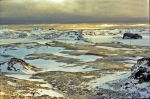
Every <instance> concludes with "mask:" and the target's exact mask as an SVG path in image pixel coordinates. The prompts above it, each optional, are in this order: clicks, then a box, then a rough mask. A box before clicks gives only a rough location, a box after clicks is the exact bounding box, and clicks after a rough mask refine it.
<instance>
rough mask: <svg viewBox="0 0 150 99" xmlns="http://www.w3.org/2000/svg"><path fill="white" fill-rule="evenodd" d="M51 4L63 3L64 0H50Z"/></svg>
mask: <svg viewBox="0 0 150 99" xmlns="http://www.w3.org/2000/svg"><path fill="white" fill-rule="evenodd" d="M50 1H51V2H54V3H62V2H64V0H50Z"/></svg>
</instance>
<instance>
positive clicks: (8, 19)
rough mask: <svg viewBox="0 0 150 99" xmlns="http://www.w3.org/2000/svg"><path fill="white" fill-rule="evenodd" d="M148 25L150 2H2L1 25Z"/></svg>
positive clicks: (120, 0) (93, 0)
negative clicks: (117, 23) (116, 23)
mask: <svg viewBox="0 0 150 99" xmlns="http://www.w3.org/2000/svg"><path fill="white" fill-rule="evenodd" d="M105 22H112V23H113V22H114V23H115V22H120V23H148V22H149V0H0V24H46V23H47V24H54V23H105Z"/></svg>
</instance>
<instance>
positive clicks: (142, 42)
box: [85, 35, 150, 46]
mask: <svg viewBox="0 0 150 99" xmlns="http://www.w3.org/2000/svg"><path fill="white" fill-rule="evenodd" d="M121 36H122V37H123V35H121ZM85 38H88V39H89V41H91V42H94V43H106V42H108V43H111V42H112V41H119V42H122V43H123V44H128V45H138V46H150V37H149V36H143V38H142V39H117V38H113V36H110V35H108V36H85Z"/></svg>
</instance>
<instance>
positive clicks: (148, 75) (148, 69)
mask: <svg viewBox="0 0 150 99" xmlns="http://www.w3.org/2000/svg"><path fill="white" fill-rule="evenodd" d="M131 76H132V77H133V78H134V79H137V80H139V82H146V81H150V58H142V59H139V60H138V61H137V63H136V64H135V65H134V66H133V67H132V69H131Z"/></svg>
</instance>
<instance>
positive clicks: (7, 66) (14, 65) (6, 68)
mask: <svg viewBox="0 0 150 99" xmlns="http://www.w3.org/2000/svg"><path fill="white" fill-rule="evenodd" d="M0 69H1V72H2V73H23V74H24V73H25V74H26V73H29V74H30V73H34V72H38V71H42V69H41V68H38V67H35V66H31V65H30V64H28V63H26V62H25V61H24V60H22V59H19V58H11V59H10V60H9V61H7V62H3V63H0Z"/></svg>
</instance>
